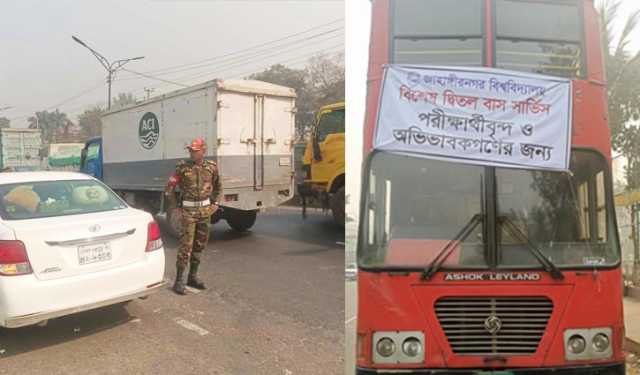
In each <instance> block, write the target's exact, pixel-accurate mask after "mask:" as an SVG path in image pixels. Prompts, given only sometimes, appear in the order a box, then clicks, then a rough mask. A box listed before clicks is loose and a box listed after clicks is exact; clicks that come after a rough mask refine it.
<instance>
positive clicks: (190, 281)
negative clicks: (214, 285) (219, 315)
mask: <svg viewBox="0 0 640 375" xmlns="http://www.w3.org/2000/svg"><path fill="white" fill-rule="evenodd" d="M198 266H199V264H196V263H191V267H190V268H189V277H188V278H187V285H189V286H190V287H193V288H196V289H199V290H205V289H207V287H206V286H205V285H204V283H203V282H202V280H200V279H198Z"/></svg>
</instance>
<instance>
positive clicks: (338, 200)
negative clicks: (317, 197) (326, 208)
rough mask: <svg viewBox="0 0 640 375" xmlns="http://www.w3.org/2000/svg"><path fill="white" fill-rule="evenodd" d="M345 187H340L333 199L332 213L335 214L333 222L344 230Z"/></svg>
mask: <svg viewBox="0 0 640 375" xmlns="http://www.w3.org/2000/svg"><path fill="white" fill-rule="evenodd" d="M344 194H345V192H344V186H342V187H340V189H338V191H336V192H335V193H334V194H333V196H332V197H331V212H332V213H333V220H334V221H335V222H336V224H338V225H339V226H340V227H342V228H344V218H345V214H344Z"/></svg>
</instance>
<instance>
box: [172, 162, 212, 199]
mask: <svg viewBox="0 0 640 375" xmlns="http://www.w3.org/2000/svg"><path fill="white" fill-rule="evenodd" d="M176 187H180V192H181V194H182V200H186V201H203V200H205V199H207V198H209V199H210V200H211V203H213V202H217V201H218V197H219V196H220V191H221V190H222V184H221V183H220V174H219V172H218V165H217V164H216V163H215V162H213V161H210V160H205V161H204V163H203V164H202V166H198V165H196V164H195V162H193V161H192V160H187V161H182V162H180V163H179V164H178V165H177V166H176V171H175V173H174V174H173V175H172V176H171V178H169V182H168V183H167V187H166V189H165V198H166V199H167V204H168V207H176V206H177V202H176V197H175V190H176Z"/></svg>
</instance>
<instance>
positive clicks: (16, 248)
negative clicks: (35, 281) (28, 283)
mask: <svg viewBox="0 0 640 375" xmlns="http://www.w3.org/2000/svg"><path fill="white" fill-rule="evenodd" d="M31 272H33V270H32V269H31V264H30V263H29V257H28V256H27V249H26V248H25V247H24V243H22V241H0V275H2V276H18V275H26V274H29V273H31Z"/></svg>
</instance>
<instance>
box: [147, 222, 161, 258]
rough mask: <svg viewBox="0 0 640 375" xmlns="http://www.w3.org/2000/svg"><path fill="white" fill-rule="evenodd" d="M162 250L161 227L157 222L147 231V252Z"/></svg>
mask: <svg viewBox="0 0 640 375" xmlns="http://www.w3.org/2000/svg"><path fill="white" fill-rule="evenodd" d="M160 248H162V236H161V235H160V226H158V223H156V222H155V221H152V222H150V223H149V227H148V230H147V250H146V251H154V250H158V249H160Z"/></svg>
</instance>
